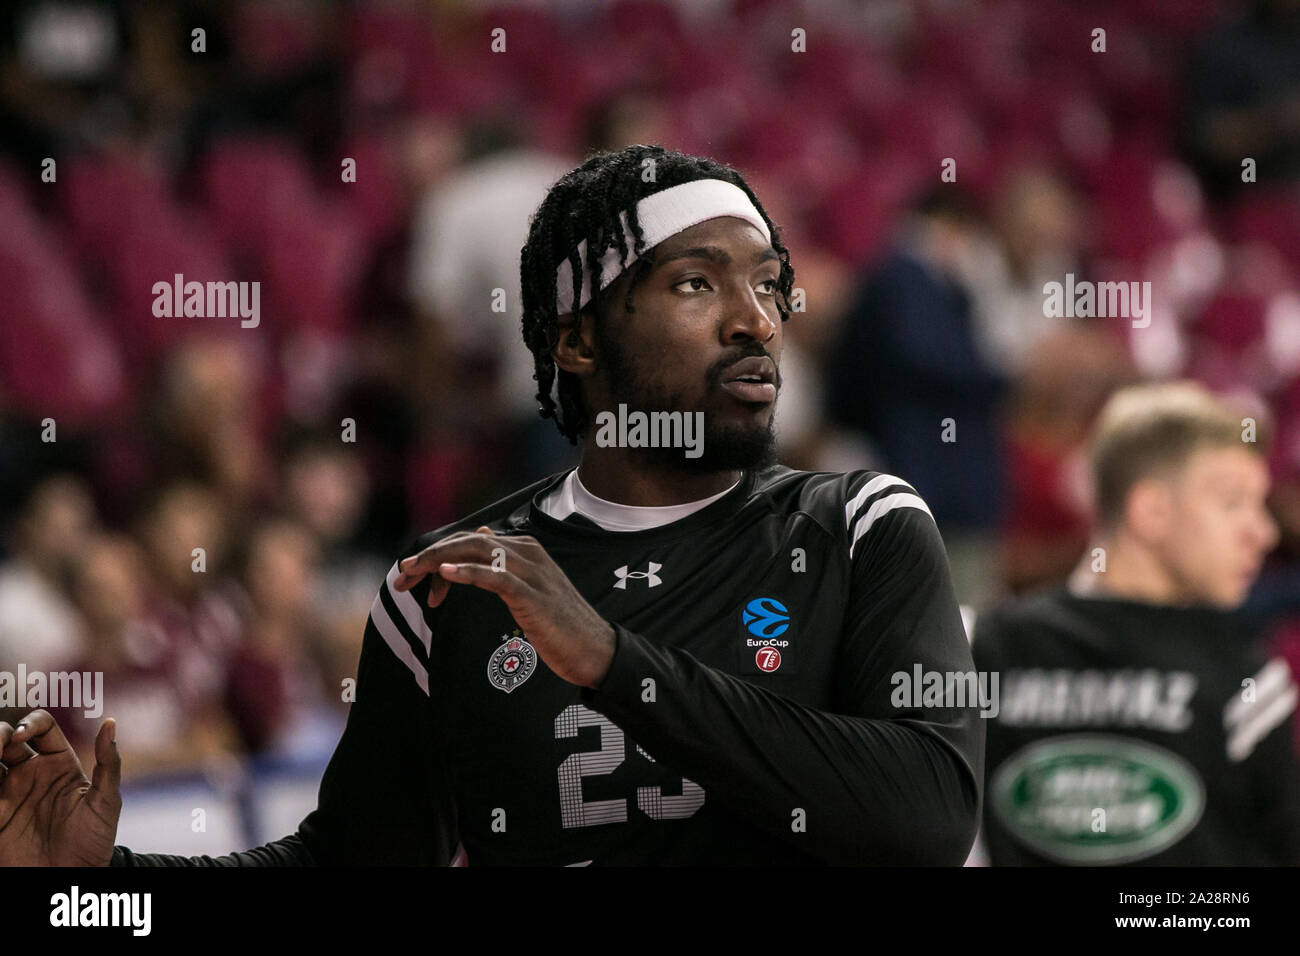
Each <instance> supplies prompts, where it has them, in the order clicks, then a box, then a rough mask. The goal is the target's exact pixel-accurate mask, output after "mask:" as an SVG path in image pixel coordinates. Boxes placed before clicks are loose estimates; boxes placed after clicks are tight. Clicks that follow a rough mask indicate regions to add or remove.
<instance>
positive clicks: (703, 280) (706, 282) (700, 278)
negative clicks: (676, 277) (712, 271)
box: [673, 276, 713, 292]
mask: <svg viewBox="0 0 1300 956" xmlns="http://www.w3.org/2000/svg"><path fill="white" fill-rule="evenodd" d="M690 282H698V283H701V284H702V285H703V286H704V288H703V289H702V288H699V287H698V286H697V287H694V288H691V289H686V290H684V291H686V292H703V291H704V289H711V288H713V286H711V285H709V280H708V279H706V278H704V276H691V277H690V278H689V279H683V280H682V281H681V282H679V283H677V284H676V285H675V286H673V288H674V289H680V288H681V287H682V286H684V285H686V284H687V283H690Z"/></svg>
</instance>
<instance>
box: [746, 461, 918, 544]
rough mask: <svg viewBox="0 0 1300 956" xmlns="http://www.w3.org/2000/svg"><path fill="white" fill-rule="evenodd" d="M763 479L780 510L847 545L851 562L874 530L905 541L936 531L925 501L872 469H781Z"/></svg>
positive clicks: (893, 477)
mask: <svg viewBox="0 0 1300 956" xmlns="http://www.w3.org/2000/svg"><path fill="white" fill-rule="evenodd" d="M765 477H766V482H765V489H766V490H767V491H768V493H769V494H771V495H772V496H773V498H774V499H775V500H776V501H777V502H778V504H781V503H784V505H785V507H787V508H790V509H791V510H797V511H801V512H803V513H805V514H808V515H810V516H811V517H812V518H814V519H815V520H816V521H817V522H818V523H819V524H821V525H822V526H823V527H824V528H825V529H826V530H827V531H828V532H830V533H831V534H832V535H833V536H834V537H835V538H837V539H838V540H839V541H840V542H841V543H842V544H843V546H844V549H845V553H846V556H847V557H849V558H850V559H851V558H852V557H853V556H854V554H855V553H856V552H857V551H858V549H859V548H861V547H862V546H863V542H864V541H865V540H867V539H868V536H869V535H871V534H872V532H873V529H877V528H880V527H883V526H890V527H891V528H892V534H898V533H901V534H904V535H912V534H915V533H917V532H918V531H919V532H920V533H923V534H926V533H932V532H933V530H934V517H933V515H932V514H931V513H930V508H929V506H928V505H927V504H926V503H925V500H924V499H923V498H922V497H921V495H920V494H919V493H918V492H917V490H916V489H915V488H914V487H913V486H912V485H911V484H910V483H909V482H907V481H906V480H904V479H902V478H900V477H898V476H897V475H891V474H887V473H885V472H881V471H872V470H869V469H858V470H856V471H849V472H829V471H794V470H793V469H790V468H783V469H781V470H780V471H779V472H778V471H772V472H770V473H765ZM927 526H928V527H927ZM891 536H892V535H891Z"/></svg>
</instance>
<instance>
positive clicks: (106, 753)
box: [89, 717, 122, 810]
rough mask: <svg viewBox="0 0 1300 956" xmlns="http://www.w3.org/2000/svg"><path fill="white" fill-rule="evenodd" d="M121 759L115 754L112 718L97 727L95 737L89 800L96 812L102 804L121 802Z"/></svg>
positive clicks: (101, 807) (115, 735) (113, 722)
mask: <svg viewBox="0 0 1300 956" xmlns="http://www.w3.org/2000/svg"><path fill="white" fill-rule="evenodd" d="M121 783H122V757H121V755H120V754H118V752H117V721H115V720H114V719H113V718H112V717H110V718H108V720H106V721H104V722H103V723H102V724H101V725H100V727H99V734H98V735H97V736H96V737H95V771H94V773H93V774H92V775H91V778H90V795H89V800H90V802H91V804H92V805H94V806H95V809H96V810H99V809H110V808H111V806H110V807H104V806H103V804H105V803H107V804H110V805H111V804H112V803H113V801H117V802H118V803H119V804H120V802H121V799H122V796H121V792H120V787H121Z"/></svg>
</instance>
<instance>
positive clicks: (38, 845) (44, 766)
mask: <svg viewBox="0 0 1300 956" xmlns="http://www.w3.org/2000/svg"><path fill="white" fill-rule="evenodd" d="M116 735H117V725H116V723H115V722H114V721H113V720H112V719H111V718H110V719H108V720H106V721H104V723H103V724H101V725H100V728H99V734H98V735H97V736H96V737H95V771H94V781H93V782H92V781H90V780H87V779H86V775H85V773H84V772H83V771H82V769H81V761H79V760H78V759H77V754H76V752H75V751H74V750H73V749H72V747H71V746H69V744H68V740H67V738H66V737H64V736H63V731H61V730H60V729H59V725H58V724H57V723H55V721H54V718H53V717H52V716H51V715H50V714H49V712H48V711H44V710H34V711H32V712H31V713H30V714H28V715H27V716H26V717H24V718H23V719H22V720H21V721H19V722H18V727H17V729H15V728H13V727H11V726H10V725H9V724H7V723H4V722H2V721H0V763H3V764H4V767H3V768H0V866H107V865H108V863H109V861H110V860H111V859H112V857H113V840H114V838H115V837H116V836H117V818H118V815H119V814H121V812H122V794H121V793H120V791H119V789H118V784H119V782H120V780H121V778H122V760H121V758H120V757H119V756H118V754H117V743H116V740H115V738H116ZM6 768H7V769H6Z"/></svg>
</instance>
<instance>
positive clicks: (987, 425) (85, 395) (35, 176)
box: [0, 0, 1300, 776]
mask: <svg viewBox="0 0 1300 956" xmlns="http://www.w3.org/2000/svg"><path fill="white" fill-rule="evenodd" d="M796 27H797V28H802V29H803V30H804V31H806V43H807V52H803V53H794V52H792V50H791V43H792V36H791V31H792V29H794V28H796ZM1099 27H1100V28H1102V29H1104V36H1103V37H1102V40H1101V43H1102V44H1103V47H1102V48H1101V49H1098V42H1099V41H1098V38H1097V35H1096V33H1095V32H1094V31H1095V30H1096V29H1097V28H1099ZM498 28H499V29H500V30H502V31H504V32H503V33H502V34H500V37H501V38H502V39H503V42H504V44H505V48H504V50H499V51H494V50H493V48H492V38H493V33H492V31H494V30H496V29H498ZM196 31H197V32H196ZM1297 49H1300V0H1258V2H1227V0H1224V2H1216V0H1185V2H1180V3H1177V4H1170V3H1164V2H1157V0H1123V2H1101V3H1096V4H1088V5H1086V6H1085V5H1080V4H1069V3H1036V2H1029V0H991V2H985V3H975V2H963V0H943V2H938V0H934V2H921V0H885V2H880V3H873V4H870V5H861V4H857V3H850V2H826V3H809V4H807V5H803V4H789V3H778V2H764V0H710V2H680V3H668V2H661V0H620V2H611V3H600V4H595V3H581V2H566V3H552V4H549V5H540V4H520V3H510V4H502V5H490V4H483V3H437V2H414V0H411V2H401V0H380V2H370V3H355V4H353V3H326V2H308V0H272V2H234V3H220V2H215V0H213V2H202V0H189V2H184V0H182V2H177V3H174V4H154V3H148V2H126V0H121V2H107V0H105V2H95V0H76V2H53V0H50V2H31V3H26V4H21V5H13V6H10V7H6V8H5V10H4V11H3V13H0V58H2V59H0V288H3V290H4V292H3V296H2V297H0V489H2V490H3V492H4V493H3V495H2V496H0V527H2V528H3V531H4V536H3V542H2V543H0V549H2V550H0V670H10V671H13V670H16V668H17V665H18V664H19V663H20V662H21V663H23V664H25V666H26V667H27V669H28V670H58V669H77V670H94V671H102V672H103V673H104V674H105V686H106V688H107V693H108V694H109V697H108V702H109V705H110V706H109V709H108V712H107V715H111V716H114V717H116V718H118V720H119V723H120V726H121V728H122V729H121V737H122V739H123V741H124V742H125V741H129V742H130V755H131V760H130V761H129V763H128V767H127V773H128V776H129V775H130V774H132V773H142V772H146V771H151V770H163V769H175V768H178V767H187V766H194V765H196V764H201V763H202V762H203V761H204V760H206V759H208V758H211V757H214V756H218V757H219V756H220V755H223V754H231V753H276V752H283V751H292V750H293V748H294V747H295V746H299V745H300V744H301V742H302V741H304V740H307V739H309V738H310V736H311V734H312V733H313V728H315V729H316V730H317V731H319V729H320V728H321V727H327V728H329V727H336V726H337V725H338V723H339V722H340V721H341V720H342V719H344V717H345V716H346V708H347V703H346V700H345V699H344V694H343V693H342V687H343V682H344V681H345V680H346V679H347V678H349V677H352V676H354V675H355V666H356V658H357V654H358V651H359V646H360V640H361V634H362V630H363V627H364V622H365V619H366V616H367V614H368V612H369V608H370V604H371V601H372V600H373V598H374V594H375V591H376V588H377V587H378V585H379V583H380V581H381V579H382V577H383V575H384V573H385V571H386V569H387V568H388V566H389V564H390V563H391V561H392V560H393V558H394V557H395V556H396V555H397V552H398V550H399V549H400V548H401V547H402V546H403V545H405V544H407V543H408V542H409V541H410V540H411V539H412V538H413V537H414V536H415V535H416V534H418V533H421V532H423V531H427V530H431V529H433V528H436V527H438V526H440V525H442V524H445V523H448V522H450V521H452V520H455V519H456V518H459V517H461V516H463V515H465V514H468V513H469V512H470V511H472V510H474V509H475V508H477V507H479V506H482V505H484V504H487V503H489V502H491V501H493V500H495V499H496V498H498V497H500V496H501V495H503V494H505V493H507V492H509V491H511V490H513V489H515V488H517V487H519V486H520V485H522V484H525V483H528V482H531V481H535V480H537V479H538V478H541V477H543V476H545V475H547V474H550V473H552V472H555V471H558V470H560V469H562V468H565V467H567V466H569V465H571V464H573V463H575V462H576V460H577V451H576V449H575V448H573V447H572V446H571V445H569V444H568V443H567V442H565V441H564V440H563V439H562V438H561V437H560V436H559V435H558V433H557V432H556V430H555V428H554V425H553V423H552V422H549V421H543V420H542V419H540V418H539V417H538V416H537V414H536V411H537V405H536V400H535V396H534V392H535V386H536V383H535V382H534V381H533V379H532V357H531V355H530V354H529V353H528V352H527V350H526V349H525V348H524V345H523V342H522V338H521V335H520V311H519V293H518V287H519V277H518V264H519V249H520V246H521V245H522V244H523V241H524V238H525V236H526V232H527V226H528V217H529V215H530V214H531V212H532V211H533V210H534V209H535V208H536V206H537V204H538V203H539V202H540V201H541V198H542V196H543V195H544V193H545V191H546V189H547V187H548V186H549V185H550V183H552V182H553V181H554V180H555V179H556V178H558V177H559V176H560V175H562V174H563V173H564V172H566V171H567V170H568V169H570V168H572V167H573V166H574V165H576V164H577V163H578V162H579V161H580V160H581V159H582V158H583V157H584V156H585V155H586V154H587V153H588V152H590V151H591V150H594V149H608V148H618V147H621V146H623V145H626V144H629V143H637V142H651V143H662V144H663V145H665V146H668V147H671V148H674V149H680V150H683V151H686V152H692V153H700V154H705V155H709V156H711V157H714V158H717V159H720V160H723V161H726V162H729V163H731V164H733V165H735V166H737V167H738V168H739V169H740V170H741V171H742V172H743V173H744V174H745V176H746V177H747V179H748V180H749V182H750V183H751V185H752V186H753V187H754V189H755V191H756V193H757V195H758V196H759V197H760V199H761V200H762V201H763V203H764V205H765V207H766V208H767V211H768V212H769V214H770V215H771V216H772V217H773V219H774V220H775V221H776V222H777V223H778V224H779V225H781V226H782V228H783V233H784V238H785V243H786V245H787V247H788V248H789V249H790V250H791V259H792V262H793V264H794V266H795V271H796V282H795V284H796V286H797V287H799V288H800V289H802V290H803V293H804V303H805V308H804V311H801V312H797V313H796V314H795V315H794V316H793V317H792V318H791V320H790V322H789V323H788V325H787V327H786V329H785V333H786V352H785V355H784V357H783V361H782V368H783V377H784V379H785V381H786V387H785V388H783V391H782V397H781V401H780V404H779V408H778V431H779V435H780V442H781V448H782V461H783V462H784V463H786V464H788V465H790V466H792V467H797V468H810V469H829V470H847V469H851V468H858V467H871V468H878V469H880V470H885V471H888V472H890V473H894V474H898V475H900V476H902V477H903V478H905V479H906V480H907V481H909V482H911V483H912V484H913V485H914V486H915V487H916V488H917V489H918V490H919V491H920V493H921V494H922V495H923V496H924V497H925V499H926V500H927V502H929V504H930V506H931V508H932V509H933V511H934V514H935V517H936V520H937V521H938V522H939V524H940V527H941V529H942V530H943V533H944V538H945V542H946V544H947V545H948V547H949V551H950V555H951V559H952V566H953V571H954V579H955V581H956V584H957V587H958V593H959V598H960V599H961V600H962V601H963V602H964V603H966V604H969V605H972V606H975V607H980V606H985V605H987V604H989V603H990V602H993V601H996V600H999V599H1001V598H1003V597H1005V596H1007V595H1009V594H1016V593H1022V592H1024V591H1027V590H1030V589H1033V588H1036V587H1039V586H1042V585H1045V584H1050V583H1054V582H1057V581H1059V580H1061V579H1063V578H1064V576H1065V575H1066V574H1067V573H1068V571H1069V570H1070V569H1071V567H1072V566H1073V565H1074V563H1075V562H1076V561H1077V559H1078V556H1079V554H1080V553H1081V551H1082V548H1083V547H1084V544H1085V541H1086V534H1087V527H1088V504H1087V501H1088V494H1087V488H1086V481H1085V475H1084V468H1083V461H1084V458H1083V442H1084V439H1085V436H1086V434H1087V431H1088V429H1089V427H1090V425H1091V423H1092V420H1093V418H1094V416H1095V415H1096V412H1097V411H1098V410H1099V408H1100V407H1101V405H1102V403H1103V402H1104V401H1105V399H1106V398H1107V397H1108V396H1109V395H1110V394H1111V393H1112V392H1113V391H1114V390H1115V389H1116V388H1117V387H1120V386H1122V385H1124V384H1128V383H1131V382H1133V381H1137V380H1142V379H1163V378H1170V377H1184V376H1185V377H1192V378H1196V379H1199V380H1201V381H1203V382H1205V383H1206V384H1208V385H1209V386H1211V387H1212V388H1214V389H1215V390H1216V391H1219V392H1221V393H1232V394H1234V395H1235V396H1237V397H1238V398H1242V399H1245V400H1246V401H1247V402H1248V404H1249V407H1252V408H1255V409H1258V414H1259V416H1260V417H1261V418H1262V419H1264V420H1266V421H1267V422H1268V423H1269V425H1270V428H1271V431H1272V433H1273V435H1274V442H1273V448H1272V453H1271V456H1272V457H1271V464H1272V470H1273V476H1274V481H1275V493H1274V507H1275V512H1276V516H1277V518H1278V521H1279V524H1280V526H1281V528H1282V535H1283V536H1282V543H1281V545H1280V547H1279V549H1278V550H1277V552H1276V553H1275V554H1274V556H1273V558H1272V560H1271V562H1270V565H1269V568H1268V569H1267V571H1266V573H1265V575H1264V578H1263V579H1262V580H1261V582H1260V584H1259V586H1258V587H1257V593H1256V595H1255V597H1254V600H1255V601H1256V602H1258V603H1263V604H1266V605H1268V606H1269V607H1273V608H1276V609H1278V610H1279V611H1280V612H1284V611H1287V610H1294V609H1295V608H1296V607H1297V606H1298V605H1300V584H1298V583H1297V581H1298V580H1300V575H1297V573H1296V568H1297V559H1300V57H1297V56H1296V55H1295V53H1296V50H1297ZM1247 158H1249V159H1250V160H1252V161H1253V162H1251V163H1250V164H1244V163H1243V160H1244V159H1247ZM49 159H53V160H54V164H53V166H52V167H51V166H50V164H49V163H48V162H47V160H49ZM1247 165H1248V166H1249V169H1247ZM945 169H946V170H948V172H949V175H948V176H947V177H946V178H941V174H942V173H943V172H944V171H945ZM177 274H180V275H183V276H184V279H185V281H200V282H204V281H208V280H213V281H218V280H219V281H223V282H225V281H232V280H233V281H253V280H256V281H259V282H260V283H261V315H260V322H259V323H258V324H257V325H256V327H250V328H245V327H242V326H241V323H240V321H239V320H238V319H237V318H231V317H205V318H197V317H196V318H177V317H170V316H168V317H160V316H157V315H156V314H155V310H154V308H153V299H154V294H153V292H152V289H153V285H154V283H155V282H160V281H161V282H168V283H170V282H171V281H172V279H173V277H174V276H175V275H177ZM1067 274H1073V275H1074V276H1075V277H1076V278H1078V279H1090V280H1094V281H1123V282H1134V281H1150V282H1151V283H1152V288H1153V296H1152V302H1151V312H1150V322H1149V324H1147V325H1145V326H1142V327H1138V326H1135V324H1134V322H1133V320H1132V318H1131V317H1129V316H1118V317H1107V318H1086V317H1085V318H1068V317H1059V318H1057V317H1052V316H1050V315H1049V314H1048V312H1047V310H1045V308H1044V291H1043V286H1044V283H1046V282H1050V281H1057V282H1064V281H1065V277H1066V275H1067ZM495 303H504V308H503V309H496V308H494V304H495ZM51 439H53V440H51ZM196 549H200V550H197V551H196ZM1290 633H1292V634H1293V640H1292V650H1293V651H1294V653H1293V660H1295V661H1296V662H1297V663H1300V628H1292V629H1291V632H1290ZM10 713H12V712H10ZM0 716H3V715H0ZM61 722H62V723H63V724H64V726H65V727H66V728H67V729H68V732H69V734H70V736H72V737H73V738H74V742H76V743H77V744H78V745H79V746H80V747H83V748H84V746H85V745H86V743H87V742H88V740H89V739H91V738H92V736H93V733H94V731H95V729H96V728H97V726H98V723H99V721H98V720H92V719H87V718H84V717H80V716H78V715H75V714H69V715H65V716H64V717H63V718H62V720H61ZM125 746H126V745H125V743H124V748H125Z"/></svg>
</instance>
